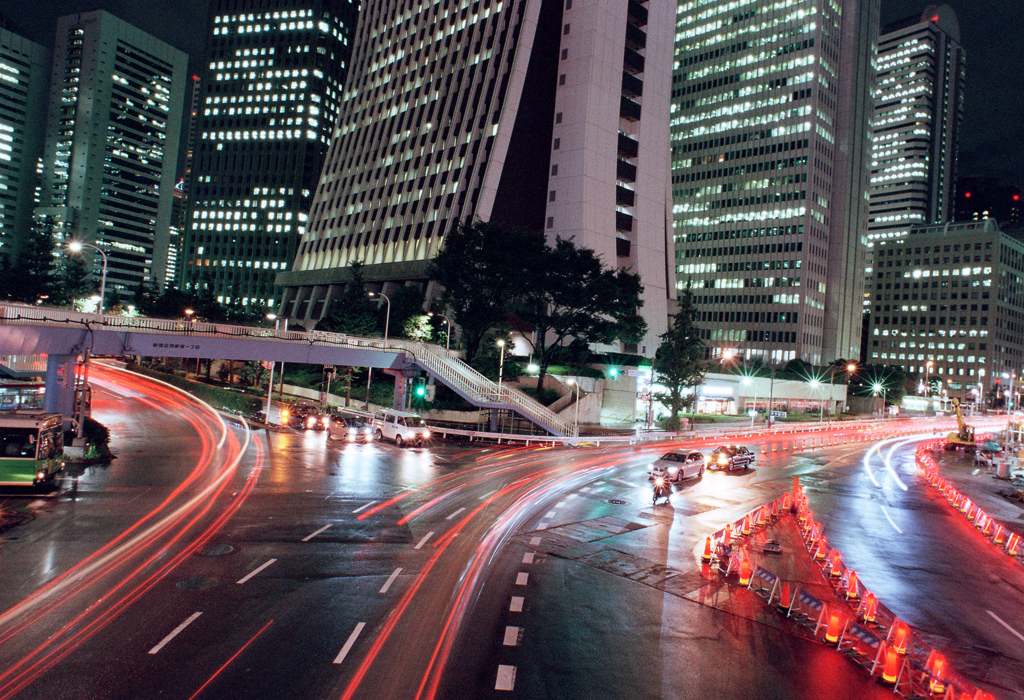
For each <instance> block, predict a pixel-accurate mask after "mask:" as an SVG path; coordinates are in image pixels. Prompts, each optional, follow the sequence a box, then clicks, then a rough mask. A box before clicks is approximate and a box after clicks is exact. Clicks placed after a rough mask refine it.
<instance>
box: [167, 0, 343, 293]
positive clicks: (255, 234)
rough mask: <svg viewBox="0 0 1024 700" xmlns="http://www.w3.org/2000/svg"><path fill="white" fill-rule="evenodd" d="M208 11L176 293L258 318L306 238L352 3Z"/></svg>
mask: <svg viewBox="0 0 1024 700" xmlns="http://www.w3.org/2000/svg"><path fill="white" fill-rule="evenodd" d="M211 12H212V16H211V20H210V25H209V26H210V36H209V50H208V51H207V56H208V59H209V64H208V65H207V66H206V74H205V76H204V77H203V81H202V93H201V94H202V96H201V98H200V100H199V106H198V107H197V110H196V111H197V120H198V126H197V130H196V138H195V146H194V153H193V157H192V169H191V172H190V174H189V178H188V185H189V190H190V191H189V198H188V200H189V202H188V205H189V210H190V211H189V218H188V224H187V227H186V230H185V232H184V240H183V250H182V255H181V258H180V260H179V270H180V275H181V286H182V288H183V289H187V290H192V291H198V290H201V289H206V290H210V291H212V292H213V294H214V296H215V297H216V298H217V300H218V301H220V302H221V303H224V304H231V305H241V306H243V307H246V308H249V309H251V310H252V312H254V313H264V312H266V311H269V310H271V309H272V308H274V307H275V306H276V303H277V302H278V301H279V297H278V294H277V292H276V291H275V288H274V276H275V275H277V274H278V273H279V272H281V271H284V270H288V269H289V265H290V263H291V261H292V259H293V258H294V256H295V250H296V246H297V244H298V241H299V238H300V237H301V236H302V234H303V233H304V232H305V229H306V224H307V217H308V214H309V209H310V206H311V204H312V201H313V192H314V190H315V188H316V183H317V179H318V177H319V176H320V170H321V167H322V165H323V160H324V154H325V153H326V151H327V145H328V141H329V139H330V134H331V129H332V127H333V126H334V122H335V120H336V119H337V116H338V110H339V107H340V104H341V101H342V99H343V90H344V88H343V83H344V79H345V74H346V72H347V70H348V63H349V55H350V52H351V51H350V49H351V35H352V32H353V30H354V27H355V21H356V12H357V5H356V3H354V2H350V1H349V0H215V1H214V2H213V7H212V10H211Z"/></svg>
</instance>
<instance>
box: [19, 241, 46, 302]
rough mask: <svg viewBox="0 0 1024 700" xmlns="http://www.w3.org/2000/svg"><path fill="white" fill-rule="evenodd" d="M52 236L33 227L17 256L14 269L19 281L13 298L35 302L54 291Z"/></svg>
mask: <svg viewBox="0 0 1024 700" xmlns="http://www.w3.org/2000/svg"><path fill="white" fill-rule="evenodd" d="M53 251H54V247H53V237H52V236H51V235H50V233H49V232H48V231H46V230H41V229H33V230H32V232H31V233H30V234H29V236H28V240H26V241H25V244H24V246H23V247H22V250H21V254H20V255H19V256H18V264H17V266H16V269H17V270H18V274H19V277H20V280H21V282H20V283H19V284H18V285H17V287H16V288H15V290H14V295H13V296H14V299H15V300H16V301H23V302H26V303H28V304H35V303H37V302H38V301H39V300H40V299H49V298H50V296H51V295H53V293H54V277H55V274H56V273H55V270H54V268H55V267H56V266H55V264H54V256H53Z"/></svg>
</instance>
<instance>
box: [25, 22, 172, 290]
mask: <svg viewBox="0 0 1024 700" xmlns="http://www.w3.org/2000/svg"><path fill="white" fill-rule="evenodd" d="M187 63H188V57H187V56H186V55H185V54H184V53H182V52H181V51H178V50H177V49H175V48H173V47H171V46H169V45H168V44H165V43H164V42H162V41H159V40H158V39H155V38H154V37H152V36H150V35H149V34H146V33H145V32H142V31H141V30H139V29H136V28H135V27H133V26H131V25H130V24H128V23H126V22H124V21H122V20H120V19H118V18H117V17H115V16H113V15H111V14H109V13H107V12H103V11H99V12H89V13H83V14H77V15H67V16H65V17H61V18H60V19H58V20H57V37H56V42H55V48H54V52H53V72H52V75H51V79H50V98H49V110H48V113H47V120H46V150H45V157H44V163H43V165H44V174H43V195H42V198H41V200H40V206H39V207H38V208H37V209H36V212H35V217H36V221H37V223H38V225H40V226H44V227H46V229H47V230H49V231H50V232H51V233H53V234H54V235H56V236H57V237H58V238H59V239H65V238H67V239H71V238H73V239H76V240H80V241H83V242H86V243H91V244H95V245H96V246H98V247H100V248H102V249H103V250H104V251H105V252H106V254H107V258H108V262H109V268H108V273H107V285H108V287H119V288H121V289H124V290H134V289H135V288H137V287H138V286H139V285H140V284H142V283H144V282H152V283H155V284H161V283H162V282H163V277H164V268H165V267H166V264H167V263H166V253H167V239H168V226H169V225H170V219H171V200H172V190H173V189H174V176H175V172H174V171H175V166H176V164H177V157H178V137H179V134H180V132H181V111H182V102H183V101H184V98H185V72H186V67H187ZM87 251H88V249H87ZM97 262H98V261H96V260H94V268H95V269H98V267H99V266H98V264H96V263H97Z"/></svg>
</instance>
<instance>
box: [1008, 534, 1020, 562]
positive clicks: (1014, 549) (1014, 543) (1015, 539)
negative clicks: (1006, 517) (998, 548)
mask: <svg viewBox="0 0 1024 700" xmlns="http://www.w3.org/2000/svg"><path fill="white" fill-rule="evenodd" d="M1006 552H1007V553H1008V554H1009V555H1010V556H1013V557H1015V556H1017V555H1018V554H1020V535H1018V534H1017V533H1014V534H1012V535H1010V539H1009V540H1007V542H1006Z"/></svg>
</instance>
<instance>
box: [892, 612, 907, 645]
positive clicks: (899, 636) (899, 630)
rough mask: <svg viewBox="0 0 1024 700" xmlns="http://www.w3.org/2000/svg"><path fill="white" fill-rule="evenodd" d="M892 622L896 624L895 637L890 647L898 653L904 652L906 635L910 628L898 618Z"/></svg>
mask: <svg viewBox="0 0 1024 700" xmlns="http://www.w3.org/2000/svg"><path fill="white" fill-rule="evenodd" d="M893 624H894V625H895V626H896V637H895V639H894V640H893V643H892V648H893V649H895V650H896V651H897V652H898V653H900V654H906V653H907V635H908V634H909V633H910V629H909V628H908V627H907V626H906V625H905V624H903V623H901V622H900V621H899V620H898V619H897V620H896V621H895V622H893Z"/></svg>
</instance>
